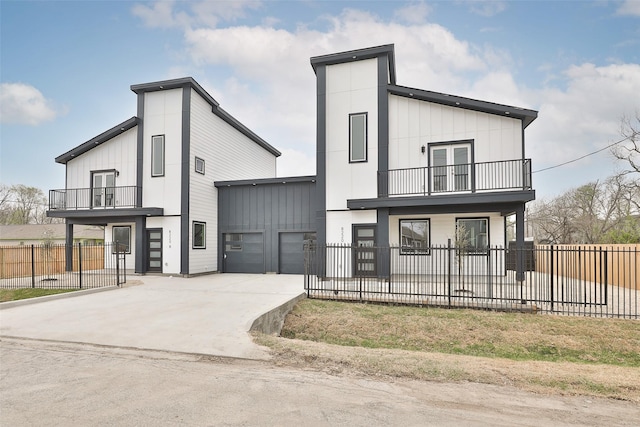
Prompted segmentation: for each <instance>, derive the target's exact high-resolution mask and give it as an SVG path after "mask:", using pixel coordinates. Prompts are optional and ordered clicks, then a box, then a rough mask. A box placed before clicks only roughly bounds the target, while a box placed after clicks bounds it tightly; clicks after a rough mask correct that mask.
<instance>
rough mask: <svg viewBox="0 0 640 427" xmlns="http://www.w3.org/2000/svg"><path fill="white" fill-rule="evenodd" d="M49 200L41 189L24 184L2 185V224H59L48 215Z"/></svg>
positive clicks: (0, 204) (0, 196)
mask: <svg viewBox="0 0 640 427" xmlns="http://www.w3.org/2000/svg"><path fill="white" fill-rule="evenodd" d="M46 207H47V199H46V197H45V195H44V193H43V192H42V190H40V189H39V188H36V187H29V186H26V185H23V184H17V185H11V186H8V185H5V184H0V223H1V224H45V223H52V222H57V219H56V220H55V221H54V220H53V219H52V218H48V217H47V215H46Z"/></svg>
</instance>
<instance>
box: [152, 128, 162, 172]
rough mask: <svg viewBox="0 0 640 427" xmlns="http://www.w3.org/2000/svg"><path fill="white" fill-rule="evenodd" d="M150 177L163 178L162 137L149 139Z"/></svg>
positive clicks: (157, 136)
mask: <svg viewBox="0 0 640 427" xmlns="http://www.w3.org/2000/svg"><path fill="white" fill-rule="evenodd" d="M151 176H164V135H156V136H152V137H151Z"/></svg>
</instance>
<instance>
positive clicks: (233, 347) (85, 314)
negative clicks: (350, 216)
mask: <svg viewBox="0 0 640 427" xmlns="http://www.w3.org/2000/svg"><path fill="white" fill-rule="evenodd" d="M129 282H130V283H131V282H133V283H136V282H137V283H139V282H142V283H143V284H141V285H137V286H129V287H124V288H121V289H114V290H112V291H108V292H100V293H94V294H87V295H78V296H74V297H70V298H64V299H58V300H53V301H47V302H42V303H35V304H29V305H24V306H18V307H12V308H7V309H4V310H0V335H4V336H12V337H22V338H32V339H42V340H54V341H67V342H79V343H88V344H98V345H107V346H117V347H132V348H141V349H153V350H166V351H175V352H185V353H199V354H208V355H216V356H225V357H239V358H249V359H266V358H268V353H267V352H266V351H265V350H264V349H263V348H262V347H260V346H258V345H256V344H254V343H253V342H252V340H251V338H250V336H249V334H248V331H249V328H250V327H251V325H252V323H253V322H254V320H255V319H257V318H258V317H260V316H261V315H263V314H264V313H267V312H269V311H270V310H273V309H275V308H277V307H280V306H281V305H283V304H285V303H287V302H289V301H290V300H292V299H293V298H296V297H298V296H300V295H301V294H302V293H303V292H304V290H303V277H302V276H299V275H265V274H260V275H252V274H214V275H207V276H199V277H192V278H188V279H186V278H178V277H163V276H140V277H137V276H133V277H130V278H129Z"/></svg>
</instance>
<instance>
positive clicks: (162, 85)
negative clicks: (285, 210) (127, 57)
mask: <svg viewBox="0 0 640 427" xmlns="http://www.w3.org/2000/svg"><path fill="white" fill-rule="evenodd" d="M183 87H191V88H192V89H193V90H195V91H196V93H197V94H198V95H200V96H201V97H202V98H203V99H204V100H206V101H207V102H208V103H209V105H211V112H212V113H213V114H215V115H216V116H218V117H220V118H221V119H222V120H224V121H225V122H227V123H228V124H230V125H231V126H233V127H234V128H235V129H236V130H238V131H239V132H240V133H242V134H243V135H245V136H246V137H247V138H249V139H251V140H252V141H253V142H255V143H256V144H258V145H260V146H261V147H262V148H264V149H265V150H267V151H269V152H270V153H271V154H273V155H274V156H276V157H279V156H280V155H281V154H282V153H280V151H278V150H276V149H275V148H274V147H273V146H272V145H270V144H269V143H268V142H266V141H265V140H264V139H262V138H260V137H259V136H258V135H256V134H255V133H253V132H252V131H251V130H250V129H249V128H247V127H246V126H245V125H243V124H242V123H240V122H239V121H238V120H236V119H235V118H234V117H233V116H231V115H230V114H229V113H227V112H226V111H225V110H223V109H222V108H220V104H219V103H218V101H216V100H215V99H213V97H212V96H211V95H209V93H208V92H207V91H206V90H204V89H203V88H202V86H200V84H199V83H198V82H197V81H195V80H194V79H193V77H182V78H179V79H172V80H163V81H159V82H151V83H142V84H137V85H131V90H132V91H133V92H135V93H136V94H138V95H139V94H141V93H145V92H157V91H161V90H167V89H178V88H183Z"/></svg>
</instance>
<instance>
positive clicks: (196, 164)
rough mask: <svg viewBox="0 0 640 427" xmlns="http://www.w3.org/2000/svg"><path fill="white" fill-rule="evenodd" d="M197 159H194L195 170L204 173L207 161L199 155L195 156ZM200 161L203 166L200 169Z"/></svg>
mask: <svg viewBox="0 0 640 427" xmlns="http://www.w3.org/2000/svg"><path fill="white" fill-rule="evenodd" d="M195 157H196V158H195V161H194V170H195V171H196V173H199V174H202V175H204V171H205V162H204V159H203V158H200V157H198V156H195ZM198 162H202V168H201V169H200V170H198Z"/></svg>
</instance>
